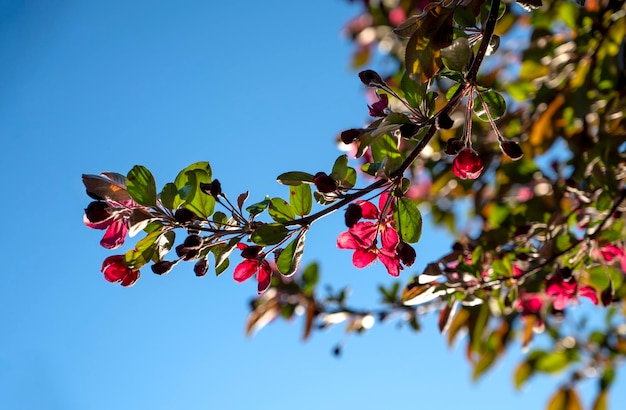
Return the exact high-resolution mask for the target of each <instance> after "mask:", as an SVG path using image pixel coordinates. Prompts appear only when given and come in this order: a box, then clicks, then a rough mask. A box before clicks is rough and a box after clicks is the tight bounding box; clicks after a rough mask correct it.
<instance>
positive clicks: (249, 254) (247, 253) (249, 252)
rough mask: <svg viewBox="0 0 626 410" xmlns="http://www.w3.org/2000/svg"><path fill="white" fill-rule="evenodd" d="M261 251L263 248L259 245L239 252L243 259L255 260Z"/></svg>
mask: <svg viewBox="0 0 626 410" xmlns="http://www.w3.org/2000/svg"><path fill="white" fill-rule="evenodd" d="M262 250H263V247H261V246H259V245H252V246H248V247H246V248H244V249H243V250H242V251H241V257H242V258H244V259H255V258H256V257H257V256H259V253H261V251H262Z"/></svg>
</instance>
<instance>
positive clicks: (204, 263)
mask: <svg viewBox="0 0 626 410" xmlns="http://www.w3.org/2000/svg"><path fill="white" fill-rule="evenodd" d="M208 271H209V261H208V260H207V258H203V259H200V260H199V261H198V262H196V264H195V265H194V266H193V272H194V273H195V274H196V276H197V277H201V276H204V275H206V273H207V272H208Z"/></svg>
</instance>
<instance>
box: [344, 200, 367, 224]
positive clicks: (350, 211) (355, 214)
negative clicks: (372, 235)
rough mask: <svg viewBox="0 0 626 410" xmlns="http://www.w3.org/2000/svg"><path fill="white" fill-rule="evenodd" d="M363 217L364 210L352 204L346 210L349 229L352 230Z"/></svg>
mask: <svg viewBox="0 0 626 410" xmlns="http://www.w3.org/2000/svg"><path fill="white" fill-rule="evenodd" d="M362 217H363V208H361V206H360V205H357V204H350V205H348V208H346V215H345V221H346V226H347V227H348V228H352V227H353V226H354V224H356V223H357V222H359V219H361V218H362Z"/></svg>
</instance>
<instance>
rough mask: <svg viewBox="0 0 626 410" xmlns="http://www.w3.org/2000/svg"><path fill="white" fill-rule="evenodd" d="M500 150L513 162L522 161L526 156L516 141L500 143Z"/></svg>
mask: <svg viewBox="0 0 626 410" xmlns="http://www.w3.org/2000/svg"><path fill="white" fill-rule="evenodd" d="M500 149H501V150H502V152H504V153H505V154H506V155H507V156H508V157H509V158H511V159H512V160H513V161H515V160H518V159H520V158H521V157H522V156H523V155H524V153H523V152H522V148H521V147H520V146H519V144H518V143H517V142H515V141H510V140H504V141H500Z"/></svg>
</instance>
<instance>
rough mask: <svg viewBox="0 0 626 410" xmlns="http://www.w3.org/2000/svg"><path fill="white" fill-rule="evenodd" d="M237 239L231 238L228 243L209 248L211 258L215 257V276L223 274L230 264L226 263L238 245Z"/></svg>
mask: <svg viewBox="0 0 626 410" xmlns="http://www.w3.org/2000/svg"><path fill="white" fill-rule="evenodd" d="M239 241H240V239H239V238H232V239H231V240H230V241H228V243H222V244H219V245H216V246H213V247H212V248H211V252H213V256H215V275H216V276H219V275H220V274H221V273H222V272H224V271H225V270H226V269H227V268H228V265H229V264H230V262H229V261H228V257H229V256H230V254H231V253H232V252H233V251H234V250H235V247H236V246H237V244H238V243H239Z"/></svg>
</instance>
